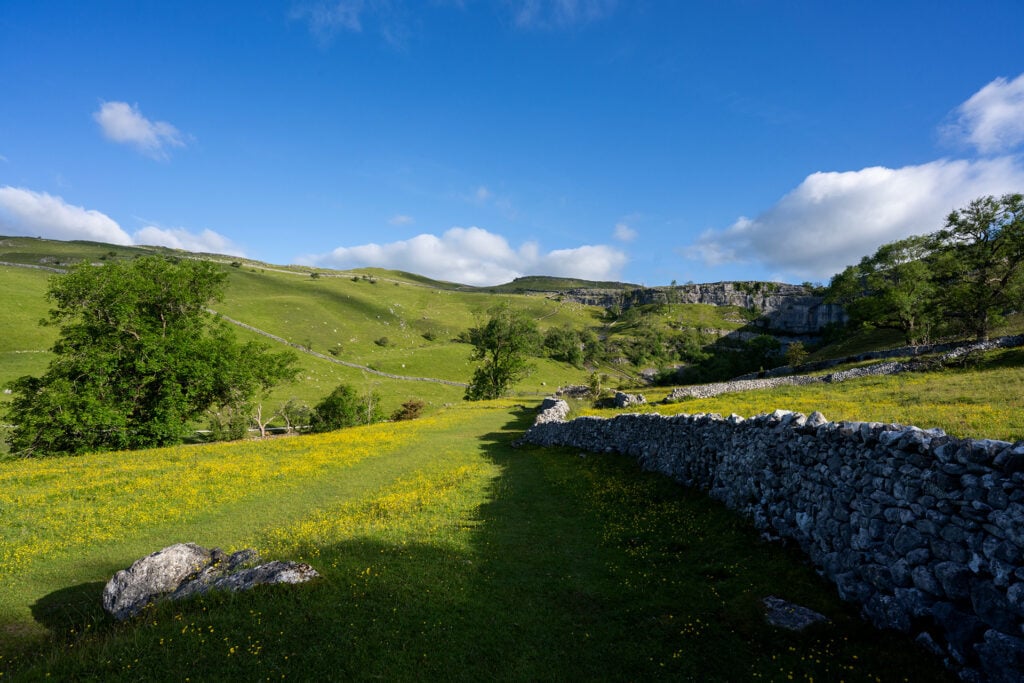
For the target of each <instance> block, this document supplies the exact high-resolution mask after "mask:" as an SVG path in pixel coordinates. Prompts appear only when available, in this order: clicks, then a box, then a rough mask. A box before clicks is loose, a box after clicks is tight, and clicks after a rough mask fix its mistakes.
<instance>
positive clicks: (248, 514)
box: [0, 402, 944, 681]
mask: <svg viewBox="0 0 1024 683" xmlns="http://www.w3.org/2000/svg"><path fill="white" fill-rule="evenodd" d="M531 417H532V414H531V411H527V410H523V409H521V408H517V407H516V406H515V405H514V404H512V403H511V402H499V403H492V404H472V405H469V404H464V405H461V406H459V407H457V408H454V409H452V410H450V411H447V412H446V413H442V414H441V415H439V416H437V417H435V418H429V419H426V420H422V421H417V423H410V425H408V426H406V425H401V426H399V425H390V426H388V425H384V426H375V427H372V428H366V429H363V430H361V431H360V430H351V431H350V432H349V433H345V432H339V433H337V435H338V436H337V437H336V439H335V440H333V441H329V442H328V441H318V440H317V439H316V437H302V438H296V439H282V440H280V441H276V442H275V441H272V442H265V443H263V444H259V448H255V449H254V448H251V447H248V446H246V445H245V444H239V445H234V446H220V447H219V448H220V449H221V450H210V452H209V453H207V452H206V451H200V452H199V455H198V456H196V460H195V461H193V460H178V461H176V462H175V461H174V460H173V458H168V460H167V464H166V465H161V466H162V467H163V466H166V468H168V469H169V470H171V471H172V472H174V473H175V474H181V471H180V468H182V467H189V468H195V467H197V466H201V465H202V462H201V460H202V458H204V457H209V458H221V459H228V460H231V458H233V457H234V455H233V452H232V448H233V449H242V448H243V447H245V448H248V450H245V451H244V457H245V458H246V459H248V468H249V469H251V470H254V471H257V472H259V473H260V477H261V480H262V479H267V481H264V482H262V483H260V482H256V483H252V484H251V485H250V489H251V492H250V493H248V494H246V495H243V496H239V497H237V498H236V499H234V500H230V501H225V502H223V503H221V502H218V500H217V499H216V498H213V499H211V500H209V503H208V505H207V506H206V509H205V510H204V511H203V512H202V513H201V514H197V515H193V516H189V517H185V518H179V519H176V520H166V521H159V520H156V521H152V522H149V523H145V524H139V525H136V526H132V525H131V524H126V525H125V528H124V529H123V534H122V536H121V537H119V538H117V539H110V540H107V541H104V542H102V543H91V542H84V541H83V542H82V543H78V544H74V543H72V544H71V545H69V546H67V547H63V548H61V549H59V550H57V551H54V552H53V553H51V554H50V555H48V556H46V557H40V558H33V559H32V560H31V562H29V564H28V565H26V566H25V567H24V568H22V569H20V570H18V576H16V577H14V579H15V580H14V581H13V582H12V583H13V585H16V586H18V588H16V589H13V590H10V591H8V592H7V593H5V600H6V602H5V611H4V612H3V614H2V615H0V625H2V627H3V628H4V636H5V638H4V640H5V642H6V643H7V644H8V645H9V646H10V645H11V644H12V643H19V644H20V647H16V648H15V647H9V648H8V651H7V653H6V654H5V655H4V657H3V658H0V673H5V674H6V675H4V676H3V677H2V678H3V679H4V680H7V679H12V680H20V679H26V680H34V679H38V678H43V677H45V676H46V674H50V675H51V677H52V678H56V679H58V680H66V679H74V680H92V679H97V680H98V679H102V680H186V679H191V680H240V679H245V680H248V679H253V680H256V679H259V680H262V679H271V678H273V679H280V678H282V677H284V678H298V679H300V680H369V679H375V680H379V679H385V680H436V679H442V680H473V681H479V680H499V681H500V680H589V679H597V680H646V679H652V678H667V679H672V680H701V681H707V680H720V681H726V680H750V679H756V678H762V679H767V680H779V679H782V680H785V679H786V678H787V677H788V676H793V677H794V678H796V679H798V680H809V679H812V678H813V679H818V680H840V679H846V680H874V677H875V676H879V677H880V679H881V680H900V679H902V678H910V679H915V680H921V679H923V678H927V679H928V680H942V679H943V676H944V674H943V672H942V671H941V670H940V669H939V668H938V666H937V665H936V663H935V662H933V661H932V660H930V659H929V658H928V657H926V656H924V655H923V654H922V653H920V652H919V651H918V650H917V649H916V647H914V646H913V645H912V644H910V643H908V642H907V641H906V640H904V639H902V638H896V637H892V636H891V635H888V634H879V633H877V632H874V631H873V630H872V629H869V628H867V627H866V626H865V625H864V624H863V623H862V622H861V621H860V620H859V618H858V617H857V616H856V614H855V612H854V611H853V610H851V609H850V608H849V607H847V606H844V605H841V604H840V603H838V601H837V599H836V597H835V595H834V591H832V590H831V589H829V588H828V587H827V586H824V585H823V584H822V583H821V582H820V581H819V579H818V578H817V576H816V575H815V574H814V573H813V572H812V571H811V570H810V569H809V568H808V567H806V566H805V565H804V564H803V563H802V562H801V560H800V559H799V557H797V556H795V555H793V554H791V553H789V552H787V551H786V550H785V549H783V548H780V547H778V546H774V545H767V544H764V543H762V542H760V541H759V540H758V538H757V536H756V534H755V533H754V532H753V531H752V530H751V529H749V528H748V527H747V525H746V524H745V523H743V522H742V521H741V520H738V519H737V518H736V517H735V516H734V515H732V514H731V513H729V512H728V511H725V510H723V509H721V508H720V507H719V506H717V505H716V504H714V503H712V502H710V501H708V500H707V499H706V498H704V497H702V496H699V495H696V494H691V493H689V492H687V491H685V490H682V489H680V488H679V487H677V486H675V485H673V484H671V483H670V482H668V481H666V480H664V479H663V478H661V477H657V476H655V475H645V474H642V473H639V472H637V471H636V469H635V466H634V465H633V464H632V463H630V462H629V461H628V460H626V459H623V458H607V457H597V456H587V457H581V455H580V454H579V453H576V452H570V451H555V450H529V449H527V450H515V449H512V448H511V447H510V445H509V443H510V441H511V440H512V439H514V438H515V437H516V436H518V435H519V433H520V431H521V430H522V429H523V428H524V427H525V426H526V424H527V423H528V421H529V419H530V418H531ZM386 430H390V433H389V435H388V437H387V438H384V437H381V436H380V433H382V432H385V431H386ZM403 430H404V431H403ZM289 444H291V445H289ZM295 444H304V445H306V446H308V449H307V450H306V451H301V450H296V449H297V446H295ZM286 447H287V448H289V449H291V450H290V451H288V454H287V456H286V457H279V456H277V455H275V453H277V452H278V451H280V450H281V449H284V448H286ZM318 451H320V452H319V453H318ZM326 454H333V455H332V456H331V457H326ZM178 455H180V454H178ZM159 457H160V454H159V452H153V453H150V458H151V459H157V458H159ZM303 457H304V458H306V459H309V460H311V461H312V464H311V465H310V466H308V467H305V468H298V469H296V470H294V471H291V473H290V474H289V473H286V474H283V475H281V476H277V475H275V473H278V474H280V473H281V472H285V471H286V470H287V466H288V465H289V464H294V459H295V458H303ZM122 461H123V462H122V463H121V464H120V465H118V463H117V462H116V461H114V460H112V461H109V462H105V463H104V466H105V468H106V469H110V470H113V469H116V468H117V467H118V466H120V467H123V468H125V470H126V471H129V472H131V471H137V470H138V463H134V466H133V463H132V462H131V461H130V460H128V459H127V457H126V456H123V457H122ZM97 462H99V461H97ZM161 462H162V461H161ZM97 466H98V465H97ZM37 467H39V470H38V471H36V470H32V468H31V467H26V468H25V469H23V470H21V471H20V472H18V473H17V474H18V477H15V478H9V479H8V481H7V484H6V485H7V486H8V487H13V488H14V489H16V490H27V489H29V488H31V487H32V486H36V487H41V488H46V486H50V487H52V486H53V485H54V483H53V482H54V481H55V480H53V479H51V480H49V483H48V484H46V485H44V483H45V482H43V481H42V480H41V477H43V475H44V474H46V473H47V472H50V470H46V468H44V467H42V466H41V465H38V466H37ZM50 475H52V472H50ZM50 475H48V476H50ZM79 475H80V476H79V477H78V478H79V479H87V478H86V477H83V476H81V473H79ZM145 476H146V478H147V479H148V480H149V481H150V483H149V484H148V486H150V487H157V488H159V486H160V483H159V482H160V481H161V475H160V473H159V472H156V471H152V472H149V473H147V474H146V475H145ZM221 476H223V477H225V478H230V476H231V475H230V473H228V472H225V473H222V475H221ZM85 483H86V482H83V483H82V486H80V487H79V489H78V494H76V497H75V498H74V500H75V501H77V504H78V505H79V506H81V507H82V508H84V510H83V515H82V517H81V519H80V521H78V522H73V521H68V522H67V524H68V525H69V526H71V527H74V526H75V525H76V524H79V525H87V524H88V523H89V521H88V520H89V519H90V517H91V516H93V515H98V516H100V517H102V515H103V514H106V513H103V512H102V510H101V509H102V508H103V507H104V506H109V505H111V504H126V501H128V500H129V499H130V498H137V497H139V496H143V497H144V496H146V495H148V493H147V492H146V491H145V490H143V489H141V488H140V489H138V490H136V491H135V492H134V493H132V494H131V496H127V497H120V498H119V497H118V494H117V493H116V492H115V491H114V490H112V489H110V490H108V489H103V488H97V487H95V486H94V487H93V488H92V489H90V491H91V493H90V494H89V495H91V496H92V497H93V498H94V500H89V499H88V498H89V495H85V494H84V493H83V492H84V491H85V488H86V487H85ZM63 485H64V486H66V487H69V488H71V487H72V482H70V481H68V482H66V483H64V484H63ZM112 486H114V487H115V488H116V483H115V484H112ZM183 495H184V494H183V493H181V490H179V489H177V488H174V487H170V488H166V489H164V493H163V500H164V502H163V504H164V505H166V506H170V505H171V503H172V502H173V501H172V499H173V498H174V497H175V496H183ZM50 506H51V507H59V505H58V503H57V502H56V501H50ZM60 509H63V508H60ZM53 533H56V532H53ZM188 539H191V540H196V541H198V542H200V543H206V544H219V545H222V546H225V547H240V546H242V545H246V544H250V543H251V544H254V545H256V546H257V547H259V548H260V549H261V550H262V551H263V552H264V553H265V555H267V556H268V557H290V558H302V559H305V560H306V561H309V562H310V563H311V564H313V565H314V566H315V567H316V568H317V569H318V570H319V571H320V572H321V573H322V578H321V579H319V580H317V581H315V582H312V583H310V584H305V585H302V586H294V587H287V586H286V587H274V588H272V589H267V590H257V591H254V592H251V593H247V594H240V595H214V596H207V597H204V598H202V599H199V600H194V601H191V602H186V603H179V604H164V605H161V606H159V607H157V608H155V609H151V610H147V611H146V612H145V613H144V615H143V616H141V617H140V618H138V619H135V620H133V621H131V622H128V623H125V624H115V623H112V622H111V621H109V620H108V619H106V618H105V617H104V616H103V614H102V612H101V610H100V608H99V604H98V596H99V591H100V589H101V587H102V582H103V581H105V580H106V578H108V577H109V575H110V573H111V572H112V571H113V570H114V569H116V568H119V567H121V566H125V565H126V564H127V563H128V562H130V561H131V560H133V559H135V558H136V557H138V556H140V555H142V554H144V553H146V552H151V551H152V550H155V549H156V548H159V547H162V546H163V545H166V544H167V543H170V542H174V541H178V540H188ZM8 588H9V586H8ZM769 594H775V595H780V596H781V597H784V598H788V599H792V600H794V601H797V602H800V603H801V604H804V605H807V606H809V607H812V608H814V609H817V610H819V611H822V612H824V613H825V614H826V615H827V616H828V617H829V618H830V619H831V620H832V621H831V623H830V624H828V625H825V626H820V627H817V628H816V629H814V630H812V631H809V632H806V633H803V634H791V633H788V632H781V631H778V630H776V629H773V628H771V627H769V626H767V625H766V624H765V622H764V620H763V616H762V610H761V607H760V600H761V599H762V598H763V597H764V596H766V595H769ZM43 628H45V629H47V630H49V632H50V633H51V634H52V635H51V636H50V638H51V640H50V642H49V643H46V642H40V640H39V637H40V635H39V632H40V631H41V630H42V629H43Z"/></svg>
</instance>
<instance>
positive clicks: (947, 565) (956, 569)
mask: <svg viewBox="0 0 1024 683" xmlns="http://www.w3.org/2000/svg"><path fill="white" fill-rule="evenodd" d="M933 571H934V572H935V578H936V579H938V581H939V584H940V585H941V586H942V590H943V591H944V592H945V593H946V597H948V598H949V599H950V600H966V599H967V598H969V597H970V595H971V572H970V571H969V570H968V569H967V567H965V566H964V565H962V564H957V563H956V562H938V563H936V565H935V567H934V568H933Z"/></svg>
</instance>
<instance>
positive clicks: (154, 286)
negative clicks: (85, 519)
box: [7, 256, 295, 456]
mask: <svg viewBox="0 0 1024 683" xmlns="http://www.w3.org/2000/svg"><path fill="white" fill-rule="evenodd" d="M225 279H226V273H225V272H224V271H221V270H220V269H218V268H217V267H216V266H214V265H212V264H210V263H207V262H204V261H194V260H180V261H179V260H172V259H168V258H164V257H161V256H145V257H142V258H138V259H135V260H132V261H118V262H114V263H109V264H108V265H104V266H94V265H90V264H87V263H86V264H82V265H79V266H77V267H75V268H74V269H72V270H71V271H70V272H69V273H67V274H66V275H62V276H56V277H55V278H53V279H52V280H51V281H50V286H49V290H48V293H47V296H48V298H49V299H50V301H51V302H53V304H54V307H53V309H52V310H51V311H50V315H49V319H48V321H45V322H44V324H50V325H56V326H59V328H60V332H59V336H58V339H57V341H56V343H55V344H54V346H53V349H52V350H53V353H54V356H55V357H54V359H53V361H51V363H50V365H49V367H48V369H47V371H46V373H45V374H44V375H43V376H42V377H29V376H26V377H21V378H19V379H17V380H15V382H14V383H13V385H12V386H13V390H14V391H13V393H14V400H13V402H12V403H11V406H10V408H9V410H8V414H7V419H8V420H9V421H10V422H12V423H13V424H14V428H13V430H12V431H11V433H10V435H9V436H8V442H9V444H10V446H11V451H12V452H13V453H17V454H19V455H22V456H39V455H54V454H75V453H84V452H88V451H98V450H113V449H133V448H145V447H150V446H162V445H167V444H173V443H178V442H180V441H181V439H182V438H183V436H184V435H185V434H187V433H188V432H189V431H190V429H191V425H192V423H193V422H194V421H195V420H197V419H198V418H199V417H201V416H202V414H203V413H204V412H205V411H207V410H208V409H211V408H214V409H216V408H217V407H225V406H230V407H232V408H233V410H232V411H229V412H234V410H235V409H241V407H242V406H243V405H245V404H247V403H248V402H249V401H250V400H251V399H252V398H253V397H254V396H255V395H256V394H257V393H258V392H259V391H261V390H265V389H267V388H269V387H271V386H273V385H275V384H276V383H278V382H280V381H283V380H287V379H291V378H292V377H294V374H295V369H294V367H293V366H294V363H295V356H294V354H292V353H291V352H284V353H276V354H275V353H270V352H269V351H268V350H267V348H266V347H264V346H263V345H261V344H258V343H256V342H250V343H247V344H244V345H239V344H238V343H237V342H236V341H235V338H234V336H233V334H232V332H231V330H230V329H229V328H228V327H227V326H226V325H225V324H224V323H223V322H222V321H220V320H218V319H217V318H216V317H215V316H214V315H212V314H211V313H209V312H208V311H207V306H208V305H209V304H210V303H211V302H212V301H214V300H216V299H218V298H220V296H221V295H222V293H223V290H224V286H225Z"/></svg>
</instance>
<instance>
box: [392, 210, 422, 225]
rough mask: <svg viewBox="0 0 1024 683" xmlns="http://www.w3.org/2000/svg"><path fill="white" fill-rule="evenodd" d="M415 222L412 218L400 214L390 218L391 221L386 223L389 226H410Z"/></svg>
mask: <svg viewBox="0 0 1024 683" xmlns="http://www.w3.org/2000/svg"><path fill="white" fill-rule="evenodd" d="M415 222H416V221H415V220H413V217H412V216H406V215H404V214H400V213H399V214H396V215H394V216H392V217H391V220H389V221H388V223H390V224H391V225H412V224H413V223H415Z"/></svg>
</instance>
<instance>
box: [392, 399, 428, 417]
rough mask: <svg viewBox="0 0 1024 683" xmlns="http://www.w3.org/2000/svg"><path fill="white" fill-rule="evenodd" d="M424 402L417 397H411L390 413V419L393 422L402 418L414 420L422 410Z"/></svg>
mask: <svg viewBox="0 0 1024 683" xmlns="http://www.w3.org/2000/svg"><path fill="white" fill-rule="evenodd" d="M425 406H426V404H425V403H424V402H423V401H421V400H419V399H418V398H411V399H409V400H408V401H406V402H405V403H403V404H402V407H401V408H399V409H398V410H396V411H395V412H393V413H391V419H392V420H393V421H394V422H400V421H402V420H415V419H416V418H418V417H419V416H420V413H422V412H423V408H424V407H425Z"/></svg>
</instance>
